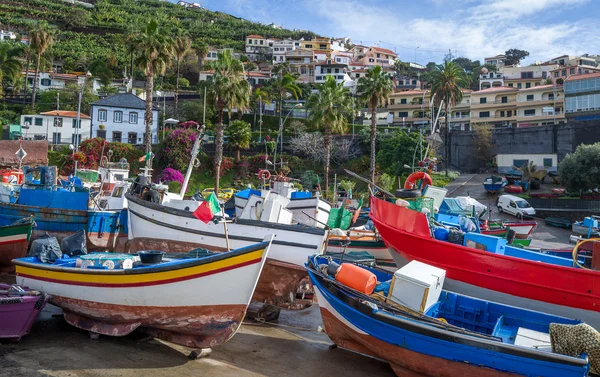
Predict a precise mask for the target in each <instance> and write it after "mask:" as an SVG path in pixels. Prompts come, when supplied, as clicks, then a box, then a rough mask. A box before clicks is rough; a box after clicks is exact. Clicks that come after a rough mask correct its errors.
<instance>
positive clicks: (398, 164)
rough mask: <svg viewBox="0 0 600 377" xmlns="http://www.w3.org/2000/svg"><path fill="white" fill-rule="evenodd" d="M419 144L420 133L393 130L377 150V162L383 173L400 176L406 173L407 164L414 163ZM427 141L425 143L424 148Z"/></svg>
mask: <svg viewBox="0 0 600 377" xmlns="http://www.w3.org/2000/svg"><path fill="white" fill-rule="evenodd" d="M418 146H419V133H418V132H411V133H408V132H406V131H403V130H397V131H396V132H393V133H392V134H391V135H389V137H386V138H384V139H382V140H381V142H380V147H379V150H378V151H377V163H378V164H379V166H381V170H382V171H383V173H386V174H389V175H391V176H393V177H399V176H402V175H404V173H406V168H405V167H404V165H405V164H408V165H412V160H413V156H414V153H415V150H416V149H417V148H418ZM425 147H426V143H423V148H425Z"/></svg>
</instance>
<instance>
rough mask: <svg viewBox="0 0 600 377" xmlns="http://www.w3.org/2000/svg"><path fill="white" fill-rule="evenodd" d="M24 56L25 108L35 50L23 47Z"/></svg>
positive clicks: (27, 46)
mask: <svg viewBox="0 0 600 377" xmlns="http://www.w3.org/2000/svg"><path fill="white" fill-rule="evenodd" d="M23 54H24V55H25V78H24V79H23V81H24V82H23V89H24V93H23V106H25V98H26V97H27V87H28V85H29V82H28V81H29V64H30V63H31V56H32V55H33V49H32V48H31V45H26V46H23Z"/></svg>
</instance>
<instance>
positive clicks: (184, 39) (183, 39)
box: [173, 29, 192, 116]
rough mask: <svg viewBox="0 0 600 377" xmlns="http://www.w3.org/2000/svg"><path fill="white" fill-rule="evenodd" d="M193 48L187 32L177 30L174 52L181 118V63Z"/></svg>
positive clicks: (176, 96) (177, 109) (177, 110)
mask: <svg viewBox="0 0 600 377" xmlns="http://www.w3.org/2000/svg"><path fill="white" fill-rule="evenodd" d="M191 48H192V40H191V39H190V37H189V35H188V33H187V32H185V31H183V30H182V29H177V31H176V34H175V39H174V44H173V52H174V54H175V67H176V69H175V114H177V116H179V76H180V73H179V68H180V66H181V61H182V60H183V58H185V56H186V55H187V54H189V52H190V50H191Z"/></svg>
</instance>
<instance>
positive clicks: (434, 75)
mask: <svg viewBox="0 0 600 377" xmlns="http://www.w3.org/2000/svg"><path fill="white" fill-rule="evenodd" d="M467 85H468V81H467V78H466V75H465V71H464V70H463V69H462V68H461V67H460V66H459V65H458V64H456V63H454V62H452V61H446V62H445V63H444V64H439V65H437V66H436V67H435V69H434V70H433V71H432V72H431V94H432V95H435V101H436V103H437V105H438V106H440V104H441V103H442V102H443V103H444V114H445V118H446V130H445V134H444V147H445V148H446V156H445V157H446V158H445V159H444V161H445V162H444V163H445V168H446V175H448V161H449V160H450V156H449V153H450V148H449V146H448V133H449V130H450V114H449V113H448V109H449V108H451V107H454V106H455V105H456V103H457V102H460V101H461V100H462V97H463V92H462V88H465V87H467Z"/></svg>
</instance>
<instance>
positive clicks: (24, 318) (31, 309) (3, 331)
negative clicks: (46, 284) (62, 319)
mask: <svg viewBox="0 0 600 377" xmlns="http://www.w3.org/2000/svg"><path fill="white" fill-rule="evenodd" d="M9 288H10V285H6V284H0V290H2V291H4V290H8V289H9ZM26 290H28V289H26ZM47 300H48V297H47V296H46V295H44V294H41V295H39V296H7V295H5V294H0V339H10V340H14V341H18V340H20V339H21V337H23V336H25V335H27V334H28V333H29V330H31V326H32V325H33V323H34V322H35V320H36V318H37V317H38V315H39V314H40V312H41V311H42V309H43V308H44V306H46V301H47Z"/></svg>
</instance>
